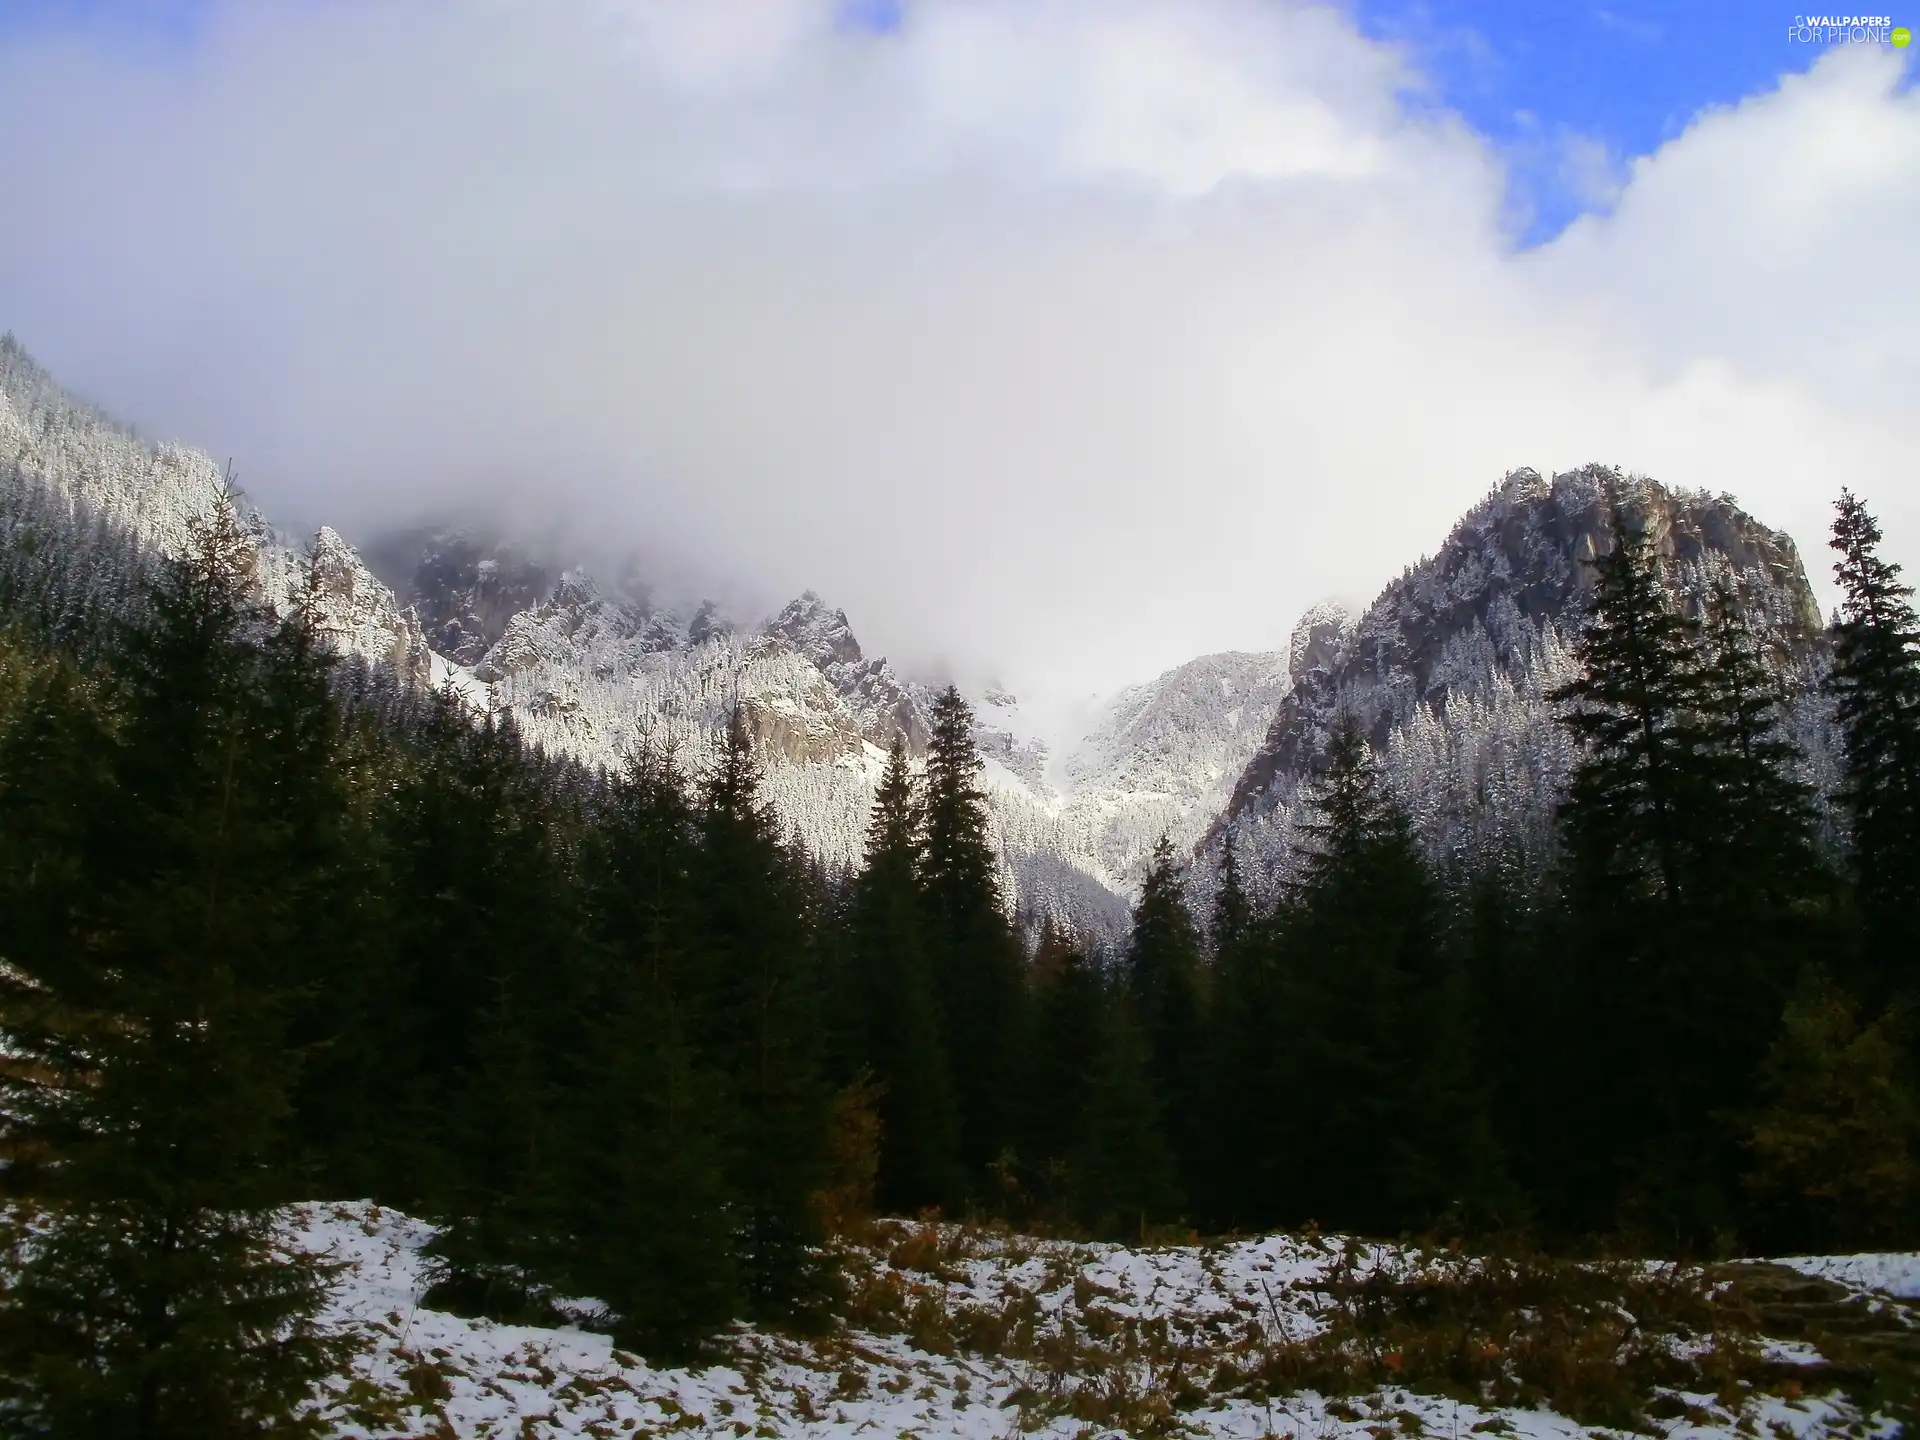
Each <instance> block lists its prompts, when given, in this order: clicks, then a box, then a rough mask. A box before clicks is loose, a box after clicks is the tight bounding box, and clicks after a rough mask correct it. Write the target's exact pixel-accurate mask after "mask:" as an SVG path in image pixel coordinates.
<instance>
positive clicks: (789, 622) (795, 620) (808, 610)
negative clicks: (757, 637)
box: [766, 590, 863, 670]
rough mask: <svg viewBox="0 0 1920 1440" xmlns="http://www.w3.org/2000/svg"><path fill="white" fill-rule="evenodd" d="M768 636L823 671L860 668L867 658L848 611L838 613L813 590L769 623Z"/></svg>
mask: <svg viewBox="0 0 1920 1440" xmlns="http://www.w3.org/2000/svg"><path fill="white" fill-rule="evenodd" d="M766 633H767V634H769V635H772V636H774V637H776V638H777V639H779V640H781V641H783V642H785V643H786V644H787V645H789V646H791V647H792V648H793V649H794V650H797V651H799V653H800V654H802V655H804V656H806V657H807V658H808V659H809V660H811V661H813V663H814V664H816V665H818V666H819V667H820V668H821V669H822V670H826V669H828V668H829V667H831V666H834V665H857V664H859V663H860V661H861V659H862V658H863V656H862V654H861V651H860V642H859V641H858V640H856V639H855V638H854V634H853V626H852V625H851V624H850V623H849V622H848V620H847V612H846V611H844V610H836V609H834V608H832V607H831V606H829V605H828V604H827V602H826V601H824V600H822V599H821V598H820V597H819V595H818V594H816V593H815V592H814V591H812V590H806V591H802V592H801V594H800V596H799V598H798V599H796V600H792V601H789V602H788V604H787V606H786V608H785V609H783V610H782V611H781V612H780V613H779V614H778V615H776V616H774V617H773V618H772V619H771V620H769V621H768V622H767V626H766Z"/></svg>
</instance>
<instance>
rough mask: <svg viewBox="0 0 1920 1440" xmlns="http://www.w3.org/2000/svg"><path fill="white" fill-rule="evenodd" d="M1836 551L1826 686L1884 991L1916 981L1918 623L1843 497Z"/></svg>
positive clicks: (1876, 536) (1851, 499)
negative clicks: (1835, 605) (1837, 594)
mask: <svg viewBox="0 0 1920 1440" xmlns="http://www.w3.org/2000/svg"><path fill="white" fill-rule="evenodd" d="M1837 510H1838V514H1837V515H1836V517H1835V519H1834V523H1833V541H1832V545H1833V548H1834V550H1835V551H1837V552H1838V553H1839V556H1840V558H1839V560H1838V561H1836V562H1835V564H1834V567H1833V568H1834V576H1835V578H1836V579H1838V580H1839V582H1840V590H1841V601H1840V616H1839V619H1838V620H1837V621H1836V622H1835V624H1834V627H1833V669H1832V672H1831V675H1830V679H1829V681H1828V684H1829V688H1830V690H1831V693H1832V695H1833V697H1834V702H1835V704H1834V709H1835V718H1836V719H1837V720H1838V722H1839V726H1840V732H1841V735H1842V737H1843V740H1844V745H1845V753H1846V789H1845V794H1844V798H1845V802H1846V805H1847V810H1848V813H1849V815H1850V817H1851V819H1852V822H1853V855H1854V869H1855V874H1856V877H1857V884H1858V891H1859V899H1860V908H1861V910H1862V911H1863V913H1864V915H1865V917H1866V920H1867V925H1868V930H1869V934H1868V937H1867V945H1868V948H1869V951H1870V961H1871V963H1872V966H1873V968H1874V969H1875V970H1876V971H1877V972H1878V974H1879V976H1880V977H1881V978H1880V988H1881V989H1882V990H1883V991H1903V990H1906V989H1909V988H1910V987H1911V986H1912V985H1913V984H1914V981H1915V979H1916V978H1920V617H1916V615H1915V613H1914V608H1913V587H1912V586H1910V585H1905V584H1903V583H1901V580H1900V567H1899V566H1898V565H1895V564H1893V563H1892V562H1890V561H1888V560H1885V559H1882V558H1881V556H1880V539H1881V537H1880V526H1879V524H1878V523H1877V522H1876V521H1875V520H1874V518H1873V516H1872V515H1871V514H1869V513H1868V512H1867V508H1866V506H1865V505H1864V504H1863V503H1861V501H1860V500H1859V498H1858V497H1857V496H1855V495H1854V494H1853V493H1852V492H1851V491H1846V490H1843V491H1841V492H1840V500H1839V504H1838V506H1837Z"/></svg>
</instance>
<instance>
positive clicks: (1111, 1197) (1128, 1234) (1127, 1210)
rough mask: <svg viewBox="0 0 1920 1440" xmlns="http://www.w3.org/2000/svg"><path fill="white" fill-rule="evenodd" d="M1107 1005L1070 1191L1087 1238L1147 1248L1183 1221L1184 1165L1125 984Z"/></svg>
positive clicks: (1097, 1040)
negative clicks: (1153, 1233)
mask: <svg viewBox="0 0 1920 1440" xmlns="http://www.w3.org/2000/svg"><path fill="white" fill-rule="evenodd" d="M1102 998H1103V999H1104V1002H1105V1003H1104V1004H1101V1005H1100V1007H1099V1012H1098V1021H1097V1026H1096V1029H1095V1037H1094V1038H1095V1046H1094V1050H1093V1054H1092V1057H1091V1061H1092V1063H1091V1065H1090V1066H1089V1068H1088V1071H1087V1077H1086V1085H1085V1090H1084V1092H1083V1094H1084V1102H1083V1105H1084V1108H1083V1109H1082V1111H1081V1114H1080V1125H1079V1131H1080V1133H1079V1135H1078V1137H1077V1140H1076V1143H1075V1144H1074V1146H1073V1149H1072V1151H1071V1152H1070V1154H1069V1157H1068V1160H1067V1191H1068V1195H1069V1197H1070V1202H1071V1212H1072V1215H1073V1218H1074V1221H1075V1223H1076V1225H1077V1226H1078V1227H1079V1228H1080V1229H1081V1230H1082V1231H1084V1232H1085V1233H1088V1234H1092V1235H1096V1236H1099V1237H1101V1238H1104V1239H1112V1240H1131V1241H1145V1240H1146V1239H1147V1232H1148V1228H1149V1227H1150V1226H1152V1225H1156V1224H1163V1223H1166V1222H1168V1221H1171V1220H1173V1219H1175V1218H1176V1217H1177V1215H1178V1214H1179V1210H1180V1206H1181V1203H1182V1202H1181V1196H1180V1187H1179V1181H1178V1161H1177V1159H1176V1157H1175V1155H1174V1152H1173V1150H1172V1148H1171V1147H1170V1146H1169V1145H1168V1144H1167V1139H1166V1133H1165V1128H1164V1125H1163V1123H1162V1117H1161V1106H1160V1101H1159V1097H1158V1096H1157V1095H1155V1093H1154V1083H1153V1057H1152V1052H1151V1050H1150V1049H1149V1047H1148V1045H1147V1043H1146V1039H1145V1037H1144V1036H1143V1035H1142V1034H1141V1033H1140V1026H1139V1025H1138V1024H1137V1023H1136V1021H1135V1019H1134V1014H1133V1006H1132V1004H1131V1003H1130V1002H1129V999H1128V996H1127V995H1126V993H1125V991H1124V989H1123V988H1122V986H1121V985H1118V984H1116V985H1115V986H1113V987H1112V990H1111V991H1110V992H1109V993H1107V994H1106V995H1104V996H1103V997H1102Z"/></svg>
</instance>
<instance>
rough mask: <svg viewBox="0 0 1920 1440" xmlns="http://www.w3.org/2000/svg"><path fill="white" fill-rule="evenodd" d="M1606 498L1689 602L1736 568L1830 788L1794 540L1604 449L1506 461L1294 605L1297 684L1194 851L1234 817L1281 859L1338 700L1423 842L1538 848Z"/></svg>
mask: <svg viewBox="0 0 1920 1440" xmlns="http://www.w3.org/2000/svg"><path fill="white" fill-rule="evenodd" d="M1616 510H1617V512H1618V514H1619V515H1620V517H1621V519H1622V522H1623V523H1624V524H1626V525H1627V526H1629V527H1631V528H1633V529H1636V530H1644V531H1645V532H1646V533H1647V534H1648V535H1650V536H1651V538H1652V540H1653V542H1654V546H1655V549H1656V550H1657V551H1658V552H1659V553H1660V554H1661V555H1662V556H1663V557H1665V558H1666V559H1667V560H1668V561H1669V562H1670V564H1669V566H1668V570H1669V577H1670V583H1671V585H1672V588H1673V594H1674V598H1675V600H1676V601H1677V603H1678V604H1679V605H1680V607H1681V608H1682V609H1683V610H1684V611H1686V612H1687V613H1689V614H1691V615H1694V616H1696V617H1697V616H1699V615H1701V614H1702V613H1703V611H1704V607H1705V606H1706V604H1707V601H1708V598H1709V596H1710V595H1711V594H1712V592H1713V590H1714V587H1715V586H1716V585H1724V586H1727V587H1730V588H1731V590H1732V592H1733V593H1734V595H1735V596H1736V598H1737V600H1738V602H1739V604H1740V605H1741V606H1742V608H1743V609H1744V610H1745V611H1746V613H1747V614H1748V616H1749V617H1750V618H1751V620H1752V622H1753V623H1754V625H1755V627H1756V629H1757V631H1758V632H1759V633H1760V635H1761V636H1762V637H1763V639H1764V642H1765V646H1766V648H1767V651H1768V654H1769V656H1770V658H1771V660H1772V662H1773V664H1774V665H1775V667H1776V668H1777V669H1778V671H1779V672H1780V674H1781V675H1782V678H1783V680H1785V681H1787V682H1788V684H1789V689H1790V690H1791V692H1792V693H1793V694H1794V695H1795V696H1796V699H1795V701H1794V705H1793V711H1792V717H1791V723H1792V726H1793V730H1794V734H1795V738H1796V739H1797V740H1798V741H1799V742H1800V744H1801V746H1802V748H1803V749H1804V750H1805V751H1806V753H1807V756H1808V771H1809V775H1808V778H1810V779H1811V780H1813V781H1814V783H1815V784H1816V785H1818V786H1820V788H1821V789H1822V791H1823V793H1827V792H1830V790H1831V780H1832V766H1833V751H1832V743H1831V737H1830V734H1829V726H1828V720H1827V716H1826V712H1825V709H1824V706H1823V704H1822V703H1821V701H1820V698H1819V695H1818V688H1817V687H1816V686H1813V685H1811V684H1809V683H1807V682H1808V681H1810V680H1811V679H1812V678H1813V677H1814V675H1815V674H1816V673H1817V671H1818V670H1819V668H1820V666H1821V665H1822V664H1823V663H1824V657H1825V640H1824V638H1823V631H1822V623H1821V616H1820V609H1819V606H1818V604H1817V603H1816V601H1815V599H1814V596H1813V591H1812V588H1811V587H1810V586H1809V585H1808V583H1807V577H1806V573H1805V571H1804V569H1803V568H1802V566H1801V562H1800V556H1799V552H1798V551H1797V550H1796V549H1795V547H1794V544H1793V541H1792V540H1790V539H1789V538H1788V537H1787V536H1785V535H1783V534H1781V533H1779V532H1778V531H1774V530H1770V529H1768V528H1767V527H1766V526H1764V525H1762V524H1760V522H1758V521H1757V520H1755V519H1753V518H1752V517H1751V516H1749V515H1747V514H1745V513H1744V512H1743V511H1741V510H1740V509H1739V508H1738V506H1737V505H1736V504H1735V503H1734V501H1733V500H1732V498H1731V497H1729V496H1726V495H1710V494H1707V493H1705V492H1701V491H1690V490H1680V489H1669V488H1668V487H1666V486H1663V485H1661V484H1659V483H1657V482H1656V481H1654V480H1651V479H1648V478H1646V477H1644V476H1636V475H1626V474H1622V473H1621V472H1619V471H1616V470H1609V469H1606V468H1604V467H1601V466H1588V467H1586V468H1584V469H1580V470H1575V471H1571V472H1568V473H1566V474H1561V475H1556V476H1554V477H1553V479H1552V480H1550V481H1549V480H1545V479H1542V478H1541V476H1540V475H1538V474H1537V473H1536V472H1534V471H1532V470H1516V471H1514V472H1513V473H1512V474H1510V475H1508V476H1506V477H1505V479H1503V480H1502V481H1501V482H1500V484H1499V485H1498V486H1496V487H1495V488H1494V490H1493V491H1492V493H1491V494H1489V495H1488V496H1487V498H1486V499H1485V500H1483V501H1482V502H1481V503H1480V504H1478V505H1476V506H1475V507H1474V508H1473V509H1472V510H1470V511H1469V512H1468V513H1467V515H1466V516H1465V517H1464V518H1463V519H1461V521H1460V522H1459V523H1458V524H1457V525H1456V526H1455V527H1454V529H1453V531H1452V533H1451V534H1449V535H1448V536H1447V538H1446V540H1445V542H1444V543H1443V544H1442V545H1441V547H1440V549H1439V550H1438V551H1437V552H1436V553H1435V554H1433V555H1432V556H1430V557H1428V558H1426V559H1424V560H1422V561H1421V562H1420V563H1419V564H1417V565H1414V566H1412V567H1410V568H1409V569H1407V570H1406V571H1405V572H1404V573H1402V574H1401V576H1400V577H1399V578H1398V579H1397V580H1395V581H1394V582H1393V583H1392V584H1390V585H1388V586H1387V588H1386V589H1385V590H1384V591H1382V592H1381V594H1380V596H1379V598H1377V599H1376V600H1375V601H1374V602H1373V604H1372V605H1370V606H1369V607H1368V608H1367V610H1366V611H1365V613H1364V614H1361V615H1359V616H1348V615H1345V614H1343V613H1341V612H1339V611H1338V610H1335V609H1332V608H1327V607H1322V608H1318V609H1315V610H1313V611H1310V612H1308V614H1307V615H1306V616H1305V617H1303V619H1302V620H1301V622H1300V625H1299V626H1298V627H1297V628H1296V630H1295V632H1294V637H1293V643H1292V645H1291V647H1290V666H1289V668H1290V672H1291V677H1292V681H1293V683H1292V686H1291V688H1290V690H1289V693H1288V694H1287V695H1286V696H1285V698H1284V699H1283V700H1282V701H1281V702H1280V704H1279V706H1278V707H1277V709H1276V710H1275V713H1274V716H1273V720H1272V723H1271V725H1270V726H1269V727H1268V730H1267V734H1266V737H1265V739H1264V740H1263V741H1262V742H1261V744H1260V745H1259V747H1258V749H1257V751H1256V753H1255V754H1254V755H1253V756H1252V758H1251V759H1250V760H1249V761H1248V763H1247V765H1246V767H1245V769H1244V770H1243V771H1242V772H1241V774H1240V776H1239V778H1238V780H1237V782H1236V783H1235V785H1234V787H1233V791H1232V796H1231V799H1230V800H1229V802H1228V804H1227V806H1226V810H1225V813H1224V814H1223V815H1222V816H1221V817H1220V818H1219V820H1218V821H1217V822H1216V823H1215V824H1214V826H1213V827H1212V829H1211V830H1210V831H1209V833H1208V837H1207V840H1206V841H1205V843H1204V844H1203V846H1202V851H1203V857H1204V858H1212V857H1214V856H1217V853H1218V850H1219V846H1220V844H1221V841H1222V839H1223V838H1224V836H1225V835H1226V834H1227V833H1228V832H1229V831H1231V832H1232V833H1233V834H1234V835H1235V837H1236V840H1237V843H1238V844H1239V845H1240V847H1241V849H1242V851H1243V853H1245V854H1247V855H1249V856H1252V857H1256V860H1257V864H1256V867H1255V868H1256V869H1257V870H1259V871H1260V872H1263V873H1264V874H1265V875H1266V877H1267V878H1268V880H1269V882H1271V881H1272V880H1273V879H1276V878H1279V877H1283V876H1284V875H1285V874H1286V873H1287V872H1288V870H1289V869H1290V862H1291V856H1292V854H1293V842H1294V836H1295V833H1296V826H1297V823H1298V821H1299V819H1300V818H1301V789H1302V786H1303V784H1304V783H1305V781H1306V780H1307V779H1308V778H1309V777H1310V776H1311V775H1312V773H1313V771H1314V769H1315V767H1316V765H1317V764H1318V763H1319V761H1320V756H1321V750H1322V746H1323V744H1324V742H1325V739H1326V736H1327V734H1328V731H1329V728H1330V727H1331V725H1332V723H1333V720H1334V719H1335V717H1336V716H1338V715H1340V714H1343V713H1344V714H1350V715H1352V716H1353V717H1354V718H1356V719H1357V720H1358V721H1359V723H1360V724H1361V726H1362V728H1363V729H1364V730H1365V731H1366V733H1367V735H1368V737H1369V739H1370V740H1371V741H1372V743H1373V745H1374V748H1375V750H1376V752H1377V753H1379V754H1380V755H1381V756H1382V757H1383V759H1384V762H1385V768H1386V772H1387V775H1388V778H1389V780H1390V782H1391V783H1392V784H1393V786H1394V788H1395V789H1396V791H1397V792H1398V793H1399V794H1400V796H1401V798H1402V799H1403V800H1404V801H1405V803H1406V804H1407V806H1408V808H1409V809H1410V811H1411V812H1412V814H1413V817H1414V819H1415V822H1416V824H1417V825H1418V827H1419V829H1420V833H1421V836H1422V838H1423V840H1424V841H1425V843H1426V845H1427V848H1428V850H1429V853H1430V854H1431V855H1432V856H1433V858H1434V859H1435V860H1436V861H1438V862H1440V863H1442V864H1446V863H1449V862H1450V861H1453V860H1456V859H1465V858H1468V857H1470V856H1472V855H1476V854H1484V853H1486V852H1488V851H1490V850H1493V849H1500V850H1503V851H1505V852H1506V853H1507V854H1509V855H1510V856H1518V857H1521V858H1523V859H1532V860H1534V861H1536V862H1537V861H1539V860H1542V859H1544V858H1545V857H1546V855H1547V854H1548V853H1549V852H1550V849H1551V845H1552V833H1553V827H1552V823H1551V817H1552V812H1553V808H1554V806H1555V805H1556V804H1557V802H1558V799H1559V797H1560V794H1561V793H1562V791H1563V789H1564V787H1565V784H1566V781H1567V777H1568V775H1569V773H1570V768H1571V765H1572V762H1573V752H1572V750H1571V747H1570V746H1569V744H1568V742H1567V739H1566V736H1565V733H1564V731H1563V730H1562V729H1561V727H1559V726H1558V725H1557V724H1555V723H1554V719H1553V712H1554V707H1553V706H1552V704H1551V703H1550V702H1549V700H1548V699H1547V697H1548V695H1550V694H1551V693H1552V691H1553V690H1554V689H1555V688H1556V687H1558V686H1560V685H1562V684H1564V683H1566V682H1567V681H1568V680H1570V679H1572V678H1573V676H1574V663H1573V660H1572V657H1571V653H1570V647H1571V645H1572V643H1573V640H1574V638H1575V637H1576V636H1577V634H1578V632H1579V628H1580V625H1581V624H1582V617H1583V614H1584V610H1585V606H1586V602H1587V597H1588V595H1589V594H1590V592H1591V589H1592V586H1593V583H1594V570H1593V567H1592V565H1591V564H1590V563H1588V562H1590V561H1592V560H1593V559H1594V558H1595V557H1596V556H1598V555H1600V554H1603V553H1605V552H1606V551H1608V550H1610V549H1611V548H1612V546H1613V544H1614V540H1613V534H1614V531H1613V515H1614V513H1615V512H1616ZM1207 868H1209V867H1207V866H1203V867H1202V869H1203V870H1205V869H1207Z"/></svg>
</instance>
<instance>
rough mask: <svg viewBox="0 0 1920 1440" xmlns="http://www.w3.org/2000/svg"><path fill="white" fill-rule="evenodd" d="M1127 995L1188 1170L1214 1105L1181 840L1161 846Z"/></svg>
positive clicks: (1140, 911) (1137, 920)
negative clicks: (1176, 847) (1178, 855)
mask: <svg viewBox="0 0 1920 1440" xmlns="http://www.w3.org/2000/svg"><path fill="white" fill-rule="evenodd" d="M1126 982H1127V998H1128V1000H1129V1002H1130V1004H1131V1007H1132V1011H1133V1021H1134V1023H1135V1024H1137V1026H1138V1029H1139V1031H1140V1036H1139V1039H1140V1042H1141V1043H1143V1044H1144V1046H1145V1053H1146V1064H1147V1073H1148V1076H1149V1079H1150V1082H1151V1087H1152V1101H1153V1108H1154V1110H1155V1112H1156V1114H1157V1115H1158V1117H1159V1120H1160V1123H1161V1126H1162V1127H1163V1128H1164V1130H1165V1133H1166V1137H1167V1143H1168V1144H1170V1145H1171V1146H1172V1149H1173V1153H1174V1155H1175V1156H1176V1157H1177V1159H1178V1161H1179V1168H1180V1173H1181V1174H1183V1175H1186V1176H1193V1175H1195V1174H1196V1173H1197V1172H1198V1170H1199V1168H1200V1165H1201V1163H1202V1156H1201V1152H1202V1133H1203V1132H1202V1129H1201V1125H1202V1118H1203V1113H1204V1110H1205V1107H1206V1096H1205V1093H1204V1081H1203V1072H1202V1069H1201V1066H1202V1063H1203V1057H1202V1046H1203V1043H1204V1042H1203V1039H1202V1035H1201V1023H1202V1017H1201V992H1200V940H1199V935H1198V934H1197V932H1196V931H1195V928H1194V924H1193V913H1192V911H1190V910H1189V909H1188V908H1187V899H1186V891H1185V888H1184V886H1182V884H1181V882H1180V875H1179V872H1178V870H1177V869H1176V868H1175V860H1174V853H1173V844H1172V842H1171V841H1170V840H1168V839H1167V837H1166V836H1164V835H1163V836H1161V837H1160V840H1159V842H1158V843H1157V844H1156V845H1155V846H1154V849H1153V856H1152V859H1151V860H1150V861H1149V862H1148V866H1147V874H1146V878H1145V880H1144V881H1142V883H1141V887H1140V898H1139V900H1138V901H1136V902H1135V904H1134V907H1133V930H1132V934H1131V936H1130V938H1129V940H1128V943H1127V963H1126Z"/></svg>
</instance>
